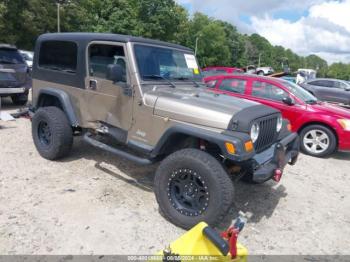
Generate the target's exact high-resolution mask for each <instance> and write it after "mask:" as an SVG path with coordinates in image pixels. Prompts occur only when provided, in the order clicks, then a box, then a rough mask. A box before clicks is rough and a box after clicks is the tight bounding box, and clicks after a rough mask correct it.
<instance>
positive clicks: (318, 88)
mask: <svg viewBox="0 0 350 262" xmlns="http://www.w3.org/2000/svg"><path fill="white" fill-rule="evenodd" d="M300 85H301V86H302V87H303V88H305V89H306V90H307V91H309V92H310V93H311V94H313V95H314V96H316V97H317V98H318V99H319V100H322V101H326V102H330V103H334V104H338V105H340V106H345V107H350V83H349V82H347V81H344V80H339V79H330V78H317V79H312V80H309V81H307V82H305V83H302V84H300Z"/></svg>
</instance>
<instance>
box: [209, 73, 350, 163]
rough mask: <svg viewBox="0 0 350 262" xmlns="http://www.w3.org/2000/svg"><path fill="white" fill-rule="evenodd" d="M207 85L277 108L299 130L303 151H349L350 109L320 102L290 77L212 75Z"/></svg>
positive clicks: (320, 154)
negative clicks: (287, 79)
mask: <svg viewBox="0 0 350 262" xmlns="http://www.w3.org/2000/svg"><path fill="white" fill-rule="evenodd" d="M205 82H206V83H207V84H208V87H209V88H210V89H211V90H212V91H214V92H216V93H220V94H227V95H230V96H235V97H239V98H245V99H249V100H252V101H256V102H259V103H262V104H265V105H267V106H271V107H273V108H276V109H278V110H280V111H281V112H282V115H283V117H285V118H287V119H289V121H290V122H291V125H292V130H293V131H294V132H298V133H299V134H300V138H301V139H300V141H301V149H302V151H303V152H305V153H306V154H309V155H312V156H316V157H324V156H328V155H330V154H332V153H333V152H334V151H335V150H336V149H338V150H340V151H350V111H349V110H347V109H344V108H341V107H338V106H335V105H330V104H328V103H324V102H320V101H318V100H317V98H316V97H314V96H313V95H312V94H310V93H309V92H307V91H306V90H304V89H303V88H301V87H300V86H298V85H296V84H294V83H291V82H289V81H286V80H283V79H278V78H272V77H271V78H270V77H261V76H252V75H240V76H213V77H208V78H206V79H205Z"/></svg>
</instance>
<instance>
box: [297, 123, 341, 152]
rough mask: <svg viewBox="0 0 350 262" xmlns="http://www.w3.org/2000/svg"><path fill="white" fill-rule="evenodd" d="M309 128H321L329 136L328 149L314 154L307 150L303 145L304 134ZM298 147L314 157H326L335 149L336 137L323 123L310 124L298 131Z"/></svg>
mask: <svg viewBox="0 0 350 262" xmlns="http://www.w3.org/2000/svg"><path fill="white" fill-rule="evenodd" d="M311 130H321V131H323V132H325V133H326V134H327V135H328V137H329V146H328V149H327V150H326V151H324V152H322V153H319V154H315V153H312V152H310V151H309V150H307V148H306V147H305V145H304V136H305V135H306V134H307V133H308V132H310V131H311ZM300 149H301V151H302V152H303V153H304V154H307V155H310V156H314V157H327V156H329V155H331V154H332V153H334V151H335V150H336V149H337V138H336V136H335V134H334V133H333V132H332V130H330V129H329V128H328V127H325V126H323V125H310V126H307V127H305V128H304V129H302V130H301V132H300Z"/></svg>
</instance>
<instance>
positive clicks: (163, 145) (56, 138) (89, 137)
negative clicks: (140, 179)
mask: <svg viewBox="0 0 350 262" xmlns="http://www.w3.org/2000/svg"><path fill="white" fill-rule="evenodd" d="M81 54H84V55H81ZM116 58H118V59H119V60H118V59H116ZM120 58H124V59H120ZM118 61H119V62H118ZM122 61H123V62H122ZM199 80H201V76H200V71H199V67H198V64H197V60H196V58H195V56H194V53H193V51H192V50H191V49H188V48H186V47H183V46H179V45H175V44H171V43H165V42H160V41H156V40H151V39H145V38H138V37H131V36H124V35H115V34H93V33H60V34H45V35H42V36H40V37H39V38H38V40H37V42H36V47H35V56H34V64H33V108H32V111H33V112H32V113H31V114H34V115H33V118H32V136H33V141H34V144H35V146H36V148H37V150H38V152H39V154H40V155H41V156H42V157H44V158H46V159H49V160H55V159H59V158H63V157H66V156H68V154H69V152H70V149H71V147H72V143H73V134H74V135H82V136H83V137H84V140H85V141H86V142H87V143H89V144H91V145H92V146H95V147H97V148H99V149H103V150H106V151H108V152H110V153H112V154H114V155H117V156H119V157H122V158H124V159H128V160H130V161H133V162H135V163H137V164H139V165H149V164H152V163H156V162H159V163H160V165H159V167H158V169H157V171H156V174H155V180H154V191H155V194H156V198H157V201H158V203H159V206H160V209H161V211H162V213H163V214H164V216H165V217H166V218H168V219H169V220H170V221H171V222H173V223H174V224H176V225H178V226H181V227H184V228H190V227H192V226H194V225H196V224H197V223H198V222H200V221H206V222H208V223H209V224H212V225H215V224H218V223H219V222H221V221H222V218H223V217H224V216H225V215H226V213H227V211H228V210H229V208H230V207H231V206H232V204H233V199H234V196H233V191H234V185H233V184H232V180H231V178H236V179H239V178H240V177H241V176H243V175H245V176H246V178H247V179H248V180H252V181H254V182H264V181H267V180H270V179H275V180H277V181H278V180H279V179H280V177H281V174H282V172H283V168H284V167H285V165H287V164H288V163H289V164H294V163H295V162H296V160H297V157H298V153H299V140H298V135H297V134H296V133H291V132H290V131H288V124H287V123H286V121H283V120H282V117H281V113H280V112H279V111H277V110H275V109H273V108H270V107H267V106H264V105H261V104H258V103H254V102H251V101H245V102H242V101H241V100H240V99H231V98H228V97H227V96H220V95H219V96H218V95H216V94H213V93H209V92H207V91H206V90H205V89H204V88H199V87H200V86H201V84H200V83H198V82H197V81H199ZM101 137H102V138H103V137H104V138H105V139H104V140H103V139H102V140H101ZM106 139H107V140H106ZM108 139H109V141H112V143H108ZM116 142H117V145H118V144H119V145H122V146H117V145H115V146H112V145H114V144H116ZM126 148H128V150H125V149H126Z"/></svg>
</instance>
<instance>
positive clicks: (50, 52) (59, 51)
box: [39, 41, 78, 73]
mask: <svg viewBox="0 0 350 262" xmlns="http://www.w3.org/2000/svg"><path fill="white" fill-rule="evenodd" d="M77 58H78V46H77V44H76V43H74V42H70V41H46V42H43V43H42V44H41V47H40V54H39V67H40V68H44V69H49V70H55V71H64V72H68V73H75V72H76V70H77Z"/></svg>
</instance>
